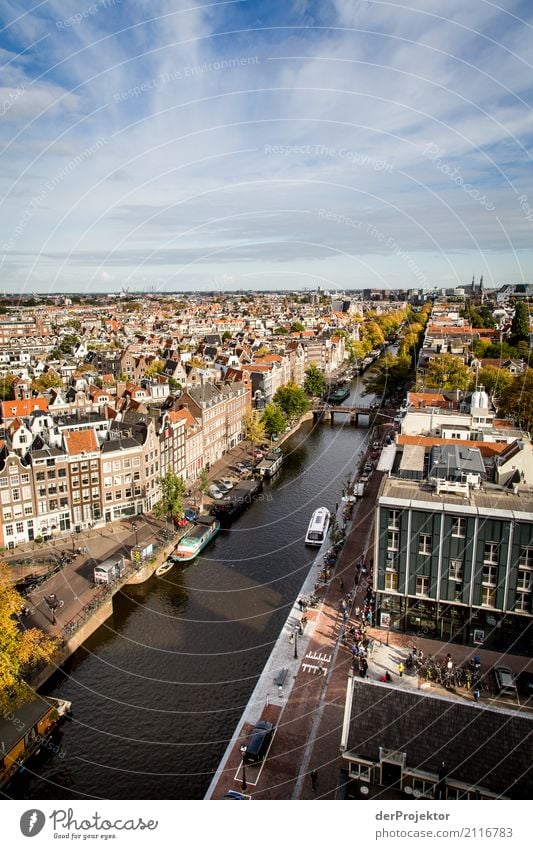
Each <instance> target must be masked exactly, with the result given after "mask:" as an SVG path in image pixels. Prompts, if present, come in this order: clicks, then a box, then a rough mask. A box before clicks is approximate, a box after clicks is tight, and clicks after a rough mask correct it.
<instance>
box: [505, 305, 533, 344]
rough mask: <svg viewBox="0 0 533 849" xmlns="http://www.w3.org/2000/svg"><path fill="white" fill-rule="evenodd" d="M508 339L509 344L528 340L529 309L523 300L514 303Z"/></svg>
mask: <svg viewBox="0 0 533 849" xmlns="http://www.w3.org/2000/svg"><path fill="white" fill-rule="evenodd" d="M509 341H510V343H511V345H517V344H518V343H519V342H529V310H528V307H527V305H526V304H525V303H524V301H518V302H517V304H516V307H515V311H514V316H513V321H512V323H511V335H510V337H509Z"/></svg>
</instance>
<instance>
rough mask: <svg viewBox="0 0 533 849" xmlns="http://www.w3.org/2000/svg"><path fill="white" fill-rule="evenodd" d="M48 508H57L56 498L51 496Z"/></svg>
mask: <svg viewBox="0 0 533 849" xmlns="http://www.w3.org/2000/svg"><path fill="white" fill-rule="evenodd" d="M48 509H49V510H57V499H56V498H52V500H51V501H50V505H49V508H48Z"/></svg>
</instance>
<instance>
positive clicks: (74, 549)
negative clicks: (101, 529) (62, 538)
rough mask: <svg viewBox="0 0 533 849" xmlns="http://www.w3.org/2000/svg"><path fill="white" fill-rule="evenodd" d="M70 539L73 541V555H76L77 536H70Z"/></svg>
mask: <svg viewBox="0 0 533 849" xmlns="http://www.w3.org/2000/svg"><path fill="white" fill-rule="evenodd" d="M70 538H71V540H72V553H73V554H74V553H75V552H76V543H75V540H76V535H75V534H71V535H70Z"/></svg>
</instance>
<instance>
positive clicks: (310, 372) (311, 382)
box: [304, 363, 326, 397]
mask: <svg viewBox="0 0 533 849" xmlns="http://www.w3.org/2000/svg"><path fill="white" fill-rule="evenodd" d="M325 389H326V379H325V377H324V372H322V371H320V369H319V368H318V366H317V365H316V364H315V363H311V364H310V366H309V368H307V369H306V372H305V380H304V392H305V394H306V395H309V396H310V397H320V396H321V395H323V394H324V392H325Z"/></svg>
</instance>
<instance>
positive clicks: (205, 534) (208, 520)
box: [155, 516, 220, 577]
mask: <svg viewBox="0 0 533 849" xmlns="http://www.w3.org/2000/svg"><path fill="white" fill-rule="evenodd" d="M219 530H220V522H219V521H218V520H217V519H213V518H212V516H198V518H197V520H196V524H195V525H193V527H192V528H190V529H189V530H188V531H186V532H185V533H184V535H183V536H182V538H181V539H180V541H179V542H178V544H177V546H176V548H175V549H174V551H173V552H172V554H170V555H169V556H168V558H167V561H166V563H163V564H162V565H161V566H160V567H159V568H158V569H156V572H155V573H156V575H157V576H158V577H160V576H161V575H165V574H166V573H167V572H168V571H169V569H171V568H172V566H173V565H174V564H175V563H188V562H189V561H191V560H194V558H195V557H197V556H198V555H199V554H200V552H201V551H203V549H204V548H205V547H206V545H207V544H208V543H209V542H211V540H212V539H213V537H214V536H215V535H216V534H218V532H219ZM169 564H170V565H169Z"/></svg>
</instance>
